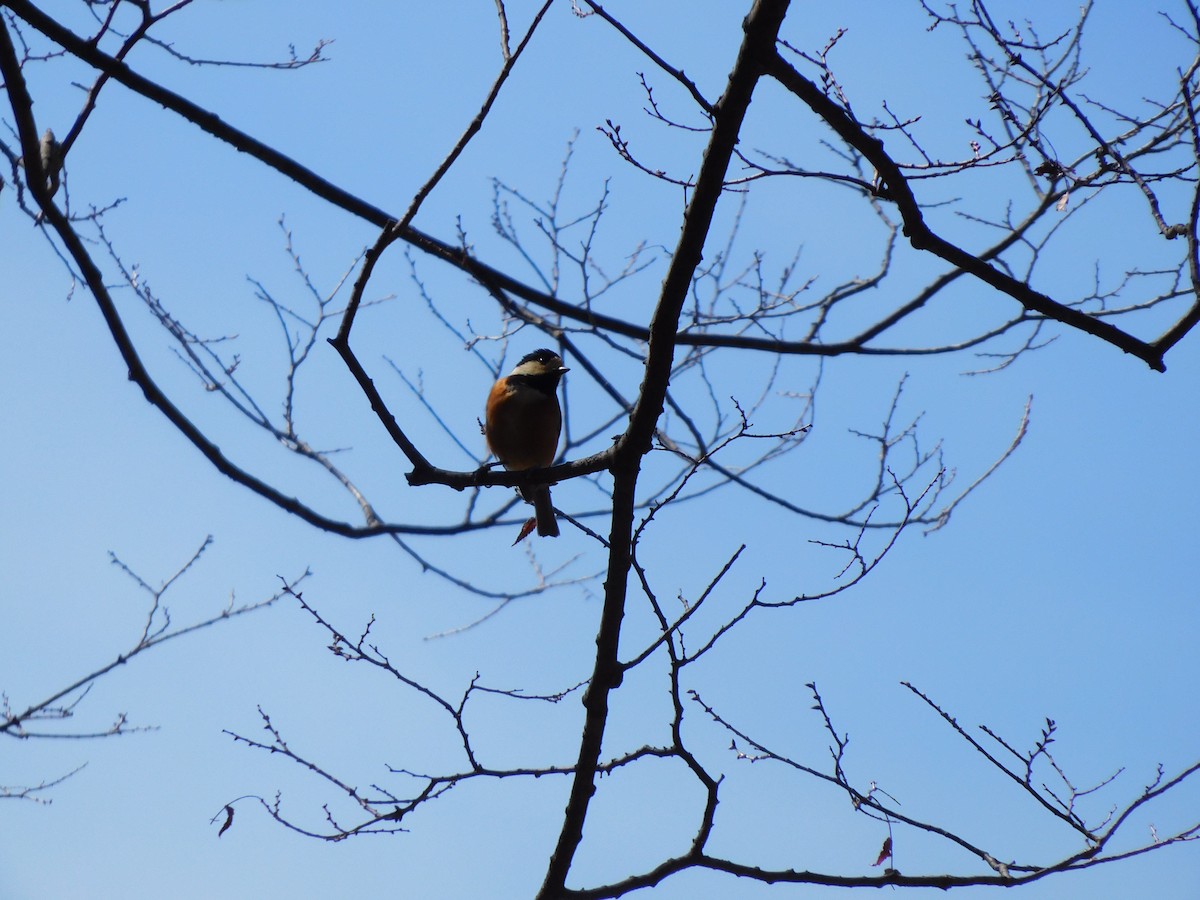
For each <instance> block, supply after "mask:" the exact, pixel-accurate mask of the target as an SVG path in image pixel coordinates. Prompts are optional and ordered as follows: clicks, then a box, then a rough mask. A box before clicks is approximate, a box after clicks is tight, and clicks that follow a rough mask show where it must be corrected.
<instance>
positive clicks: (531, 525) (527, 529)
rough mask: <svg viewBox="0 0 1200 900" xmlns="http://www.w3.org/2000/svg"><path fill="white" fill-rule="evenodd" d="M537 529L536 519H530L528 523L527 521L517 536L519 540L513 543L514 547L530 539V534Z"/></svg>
mask: <svg viewBox="0 0 1200 900" xmlns="http://www.w3.org/2000/svg"><path fill="white" fill-rule="evenodd" d="M535 528H537V519H536V518H535V519H529V520H528V521H526V522H525V524H524V525H522V526H521V533H520V534H518V535H517V539H516V540H515V541H513V542H512V545H513V546H514V547H515V546H517V544H519V543H521V541H523V540H525V538H527V537H529V535H530V533H531V532H532V531H533V529H535Z"/></svg>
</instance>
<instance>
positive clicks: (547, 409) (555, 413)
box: [483, 350, 568, 540]
mask: <svg viewBox="0 0 1200 900" xmlns="http://www.w3.org/2000/svg"><path fill="white" fill-rule="evenodd" d="M567 371H568V369H567V368H566V367H565V366H564V365H563V361H562V357H560V356H559V355H558V354H557V353H555V352H554V351H553V350H534V351H533V352H532V353H527V354H526V355H525V356H523V357H521V361H520V362H519V363H517V365H516V368H514V369H513V370H512V371H511V372H510V373H509V374H508V375H506V376H505V377H503V378H501V379H500V380H499V381H497V382H496V383H495V384H494V385H492V389H491V391H490V392H489V393H488V398H487V411H486V415H485V421H484V429H483V430H484V435H485V436H486V437H487V444H488V447H489V448H490V449H491V451H492V453H494V454H495V455H496V459H498V460H499V461H500V463H501V464H502V465H503V466H504V468H506V469H508V470H509V471H512V472H520V471H524V470H526V469H539V468H543V467H545V466H548V465H550V464H551V463H553V462H554V456H555V454H556V453H557V452H558V436H559V433H560V432H561V431H562V410H561V409H559V406H558V394H557V390H558V382H559V381H560V380H561V379H562V377H563V373H564V372H567ZM521 496H523V497H524V498H525V500H526V501H527V502H529V503H532V504H533V509H534V513H535V516H536V519H537V531H538V534H540V535H542V536H543V537H558V521H557V520H556V519H555V518H554V504H552V503H551V502H550V486H549V485H547V484H539V485H538V486H537V487H535V488H530V489H528V490H522V491H521ZM523 536H524V533H523V534H522V537H523ZM519 539H520V538H518V540H519Z"/></svg>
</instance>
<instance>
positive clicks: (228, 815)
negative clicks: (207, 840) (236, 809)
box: [217, 806, 233, 837]
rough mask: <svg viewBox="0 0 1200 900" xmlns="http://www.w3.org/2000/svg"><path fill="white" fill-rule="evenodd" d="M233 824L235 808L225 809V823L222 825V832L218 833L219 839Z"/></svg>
mask: <svg viewBox="0 0 1200 900" xmlns="http://www.w3.org/2000/svg"><path fill="white" fill-rule="evenodd" d="M232 824H233V807H232V806H226V807H225V822H224V823H223V824H222V825H221V830H220V831H218V832H217V837H220V836H221V835H223V834H224V833H225V832H227V831H228V830H229V826H230V825H232Z"/></svg>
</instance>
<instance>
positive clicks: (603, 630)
mask: <svg viewBox="0 0 1200 900" xmlns="http://www.w3.org/2000/svg"><path fill="white" fill-rule="evenodd" d="M787 8H788V0H758V2H756V3H755V4H754V6H753V7H752V8H751V10H750V13H749V15H747V17H746V21H745V23H744V24H743V30H744V31H745V39H744V40H743V42H742V46H741V49H740V51H739V53H738V58H737V61H736V62H735V64H734V67H733V70H732V71H731V72H730V75H729V83H728V85H727V87H726V89H725V94H724V95H723V96H722V97H721V99H720V101H718V103H717V105H716V106H715V107H714V110H713V116H714V120H715V121H714V126H713V132H712V136H711V138H710V139H709V143H708V147H707V149H706V150H705V153H704V162H703V164H702V166H701V168H700V173H699V175H698V177H697V179H696V188H695V191H694V193H693V194H692V199H691V202H690V203H689V204H688V207H687V210H686V212H685V214H684V224H683V230H682V233H681V234H680V237H679V243H678V245H677V246H676V249H675V252H674V254H673V255H672V258H671V267H670V269H669V270H668V271H667V276H666V278H665V279H664V281H663V286H662V291H661V294H660V296H659V301H658V305H657V307H656V309H655V312H654V317H653V319H652V320H651V323H650V340H649V347H648V352H647V358H646V370H645V376H644V377H643V379H642V385H641V388H640V390H639V392H638V399H637V401H636V402H635V404H634V407H633V411H632V413H631V414H630V420H629V427H628V428H627V429H626V431H625V433H624V434H623V435H622V436H621V437H620V438H619V439H618V440H617V444H616V446H615V447H614V448H613V452H614V460H613V466H612V469H611V471H612V474H613V511H612V528H611V531H610V534H609V547H610V550H609V564H608V573H607V577H606V579H605V593H604V610H603V613H602V614H601V619H600V629H599V633H598V634H597V636H596V663H595V668H594V671H593V675H592V680H591V686H590V687H589V688H588V693H587V697H586V699H585V706H586V708H587V718H586V720H585V722H584V729H583V736H582V739H581V741H580V747H579V762H578V763H577V765H576V772H575V778H574V781H573V782H572V785H571V793H570V797H569V799H568V801H567V808H566V811H565V813H564V816H563V827H562V830H561V832H560V833H559V839H558V843H557V845H556V846H555V849H554V854H553V855H552V856H551V859H550V865H549V867H548V869H547V872H546V878H545V880H544V882H543V883H542V888H541V891H540V892H539V896H540V897H543V898H545V897H557V896H560V895H561V894H562V893H563V891H564V890H565V888H566V880H567V876H568V874H569V873H570V871H571V864H572V862H573V860H574V858H575V851H576V850H577V849H578V847H579V843H580V841H582V839H583V823H584V820H585V819H586V817H587V810H588V805H589V803H590V801H591V798H592V795H593V794H594V793H595V790H596V788H595V777H596V767H597V763H598V762H599V759H600V748H601V741H602V739H603V737H604V731H605V727H606V724H607V720H608V695H609V692H610V691H612V690H613V689H614V688H616V687H617V686H618V684H619V683H620V679H621V666H620V661H619V659H618V656H617V649H618V643H619V639H620V634H621V622H622V620H623V618H624V615H625V599H626V595H627V591H628V582H629V567H630V554H631V541H632V537H633V531H632V525H633V515H634V510H635V508H636V496H635V494H636V487H637V480H638V475H639V473H640V471H641V461H642V457H643V456H644V455H645V454H646V453H648V452H649V451H650V447H651V439H652V438H653V436H654V432H655V430H656V428H657V426H658V420H659V418H660V417H661V415H662V411H663V404H664V402H665V399H666V393H667V385H668V383H669V382H670V378H671V370H672V367H673V365H674V361H675V348H676V346H677V340H676V337H677V334H678V331H679V317H680V313H681V312H682V310H683V305H684V302H685V301H686V299H687V296H688V291H689V290H690V288H691V285H692V279H693V276H694V274H695V271H696V268H697V267H698V266H699V265H700V261H701V259H702V256H703V251H704V244H705V241H706V240H707V238H708V233H709V229H710V228H711V226H712V219H713V214H714V212H715V210H716V206H717V201H718V200H719V199H720V197H721V194H722V192H723V191H724V185H725V172H726V170H727V169H728V167H729V160H730V159H731V158H732V156H733V153H734V150H735V148H736V147H737V141H738V134H739V133H740V132H741V128H742V122H743V121H744V119H745V116H746V110H747V109H748V108H749V106H750V100H751V97H752V96H753V93H754V86H755V84H757V82H758V80H759V78H760V77H762V74H763V71H764V70H763V66H764V63H765V61H766V60H767V59H768V58H769V57H770V55H771V54H772V53H773V52H774V46H775V39H776V37H777V36H778V34H779V27H780V26H781V25H782V24H783V17H784V15H785V14H786V12H787Z"/></svg>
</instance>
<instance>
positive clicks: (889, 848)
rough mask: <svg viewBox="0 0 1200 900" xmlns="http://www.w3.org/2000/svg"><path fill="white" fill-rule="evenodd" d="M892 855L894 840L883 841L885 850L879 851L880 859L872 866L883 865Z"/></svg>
mask: <svg viewBox="0 0 1200 900" xmlns="http://www.w3.org/2000/svg"><path fill="white" fill-rule="evenodd" d="M891 855H892V839H891V838H890V837H888V838H884V839H883V848H882V849H881V850H880V851H879V859H877V860H875V862H873V863H871V865H872V866H878V865H882V864H883V861H884V860H885V859H887V858H888V857H889V856H891Z"/></svg>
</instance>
